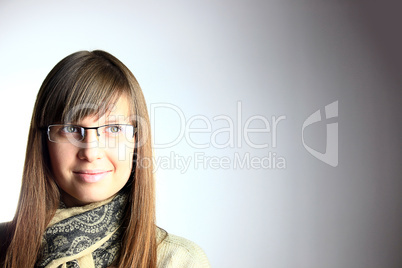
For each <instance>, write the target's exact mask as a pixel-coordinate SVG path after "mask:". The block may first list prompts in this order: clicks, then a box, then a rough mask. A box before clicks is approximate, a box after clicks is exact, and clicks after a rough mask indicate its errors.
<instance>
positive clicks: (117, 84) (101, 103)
mask: <svg viewBox="0 0 402 268" xmlns="http://www.w3.org/2000/svg"><path fill="white" fill-rule="evenodd" d="M79 63H81V64H79ZM59 72H60V73H64V75H60V76H58V75H55V76H54V77H53V78H54V79H52V80H53V81H49V84H48V88H49V89H50V90H49V91H48V92H47V93H48V94H47V96H46V98H47V102H45V103H46V104H45V106H44V107H43V110H42V116H41V120H39V121H40V122H41V125H42V126H47V125H49V124H57V123H62V124H65V123H77V122H79V121H81V120H82V119H84V118H85V117H87V116H97V117H102V116H103V115H105V114H106V113H108V112H110V111H111V109H113V104H114V103H116V102H117V100H118V99H119V98H120V96H122V95H126V96H127V97H128V98H129V100H132V99H133V98H132V97H133V96H132V94H131V90H130V84H129V82H128V80H127V79H126V77H125V76H124V74H123V73H122V71H121V70H120V69H119V68H118V67H117V66H115V65H112V64H111V63H110V62H105V61H104V59H102V58H101V59H99V58H95V59H93V58H90V59H86V60H85V61H83V62H80V61H78V63H77V62H75V64H73V65H71V66H69V65H68V64H66V66H64V67H63V68H61V69H60V70H59ZM65 74H67V75H65ZM129 103H130V113H131V115H134V112H135V111H134V107H133V106H134V103H132V102H131V101H129Z"/></svg>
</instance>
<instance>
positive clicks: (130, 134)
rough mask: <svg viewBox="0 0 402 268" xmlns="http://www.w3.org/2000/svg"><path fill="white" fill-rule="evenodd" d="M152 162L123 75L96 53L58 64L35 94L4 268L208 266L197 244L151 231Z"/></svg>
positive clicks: (133, 90) (2, 238)
mask: <svg viewBox="0 0 402 268" xmlns="http://www.w3.org/2000/svg"><path fill="white" fill-rule="evenodd" d="M151 159H152V148H151V138H150V124H149V118H148V113H147V108H146V104H145V100H144V97H143V94H142V91H141V88H140V86H139V85H138V83H137V81H136V79H135V77H134V75H133V74H132V73H131V72H130V71H129V70H128V68H127V67H126V66H125V65H123V63H121V62H120V61H119V60H118V59H116V58H115V57H114V56H112V55H110V54H109V53H106V52H104V51H99V50H98V51H92V52H88V51H81V52H77V53H74V54H71V55H69V56H67V57H66V58H64V59H63V60H62V61H60V62H59V63H58V64H57V65H56V66H55V67H54V68H53V69H52V71H51V72H50V73H49V74H48V76H47V77H46V79H45V81H44V82H43V84H42V86H41V88H40V90H39V93H38V96H37V100H36V103H35V108H34V111H33V115H32V121H31V126H30V130H29V137H28V145H27V151H26V159H25V165H24V172H23V178H22V187H21V192H20V198H19V202H18V208H17V212H16V215H15V217H14V219H13V220H12V221H11V222H9V223H6V224H2V225H1V226H0V264H1V267H7V268H29V267H80V268H86V267H88V268H89V267H121V268H127V267H209V263H208V260H207V258H206V256H205V254H204V252H203V251H202V250H201V249H200V248H199V247H198V246H197V245H196V244H194V243H192V242H190V241H188V240H186V239H184V238H180V237H177V236H174V235H171V234H167V233H166V232H165V231H163V230H162V229H159V228H158V227H157V226H156V225H155V202H154V179H153V174H152V168H153V167H152V161H151ZM144 160H148V161H144ZM137 163H147V165H146V166H140V165H139V164H137Z"/></svg>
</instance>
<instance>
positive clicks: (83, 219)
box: [36, 194, 127, 268]
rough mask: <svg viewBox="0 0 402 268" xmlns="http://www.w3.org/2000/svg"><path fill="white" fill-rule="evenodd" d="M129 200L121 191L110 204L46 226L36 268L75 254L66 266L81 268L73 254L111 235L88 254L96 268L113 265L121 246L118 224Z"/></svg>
mask: <svg viewBox="0 0 402 268" xmlns="http://www.w3.org/2000/svg"><path fill="white" fill-rule="evenodd" d="M126 201H127V196H126V195H122V194H118V195H116V196H115V197H114V198H113V199H112V201H110V202H109V203H106V204H104V205H102V206H100V207H97V208H94V209H92V210H89V211H85V212H83V213H81V214H78V215H74V216H71V217H69V218H66V219H63V220H61V221H60V222H58V223H56V224H54V225H52V226H50V227H49V228H47V229H46V231H45V234H44V239H43V246H42V254H41V256H42V257H41V258H40V259H39V261H38V262H37V264H36V265H37V266H36V267H41V268H42V267H43V268H44V267H46V266H47V265H49V264H50V263H51V262H52V261H54V260H57V259H61V258H66V257H67V258H68V257H72V258H73V259H71V260H70V261H68V262H67V263H66V266H67V267H68V268H79V261H77V260H76V259H74V256H75V255H77V254H80V253H81V252H83V251H84V250H87V249H88V248H89V247H94V245H96V244H97V243H98V244H99V241H100V240H101V239H102V238H105V237H107V236H108V235H111V234H112V235H111V237H110V238H109V239H108V240H107V241H106V242H104V243H102V244H101V245H99V246H95V248H94V249H93V251H92V252H90V253H89V254H92V258H93V260H94V263H95V267H96V268H103V267H108V266H110V265H111V264H112V262H113V261H114V260H115V258H116V256H117V254H118V252H119V249H120V239H119V238H120V232H119V226H120V224H121V220H122V217H123V207H124V205H125V203H126ZM81 255H82V254H81ZM58 267H62V265H59V266H58Z"/></svg>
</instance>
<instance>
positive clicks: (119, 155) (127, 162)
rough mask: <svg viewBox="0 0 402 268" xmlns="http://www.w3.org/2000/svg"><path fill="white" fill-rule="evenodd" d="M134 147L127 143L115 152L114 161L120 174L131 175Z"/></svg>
mask: <svg viewBox="0 0 402 268" xmlns="http://www.w3.org/2000/svg"><path fill="white" fill-rule="evenodd" d="M133 154H134V149H133V148H132V147H130V146H127V145H126V144H122V145H120V146H119V147H118V148H117V150H116V151H114V152H113V156H112V158H113V162H114V163H115V166H116V169H117V170H118V172H119V173H120V174H125V175H127V176H129V174H130V173H131V169H132V166H133Z"/></svg>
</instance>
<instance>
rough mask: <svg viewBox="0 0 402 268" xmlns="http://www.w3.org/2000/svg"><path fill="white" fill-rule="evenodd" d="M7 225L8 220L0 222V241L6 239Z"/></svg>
mask: <svg viewBox="0 0 402 268" xmlns="http://www.w3.org/2000/svg"><path fill="white" fill-rule="evenodd" d="M8 225H9V223H8V222H0V241H1V242H3V241H5V240H6V237H7V228H8ZM0 244H2V243H0ZM0 246H1V245H0Z"/></svg>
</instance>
